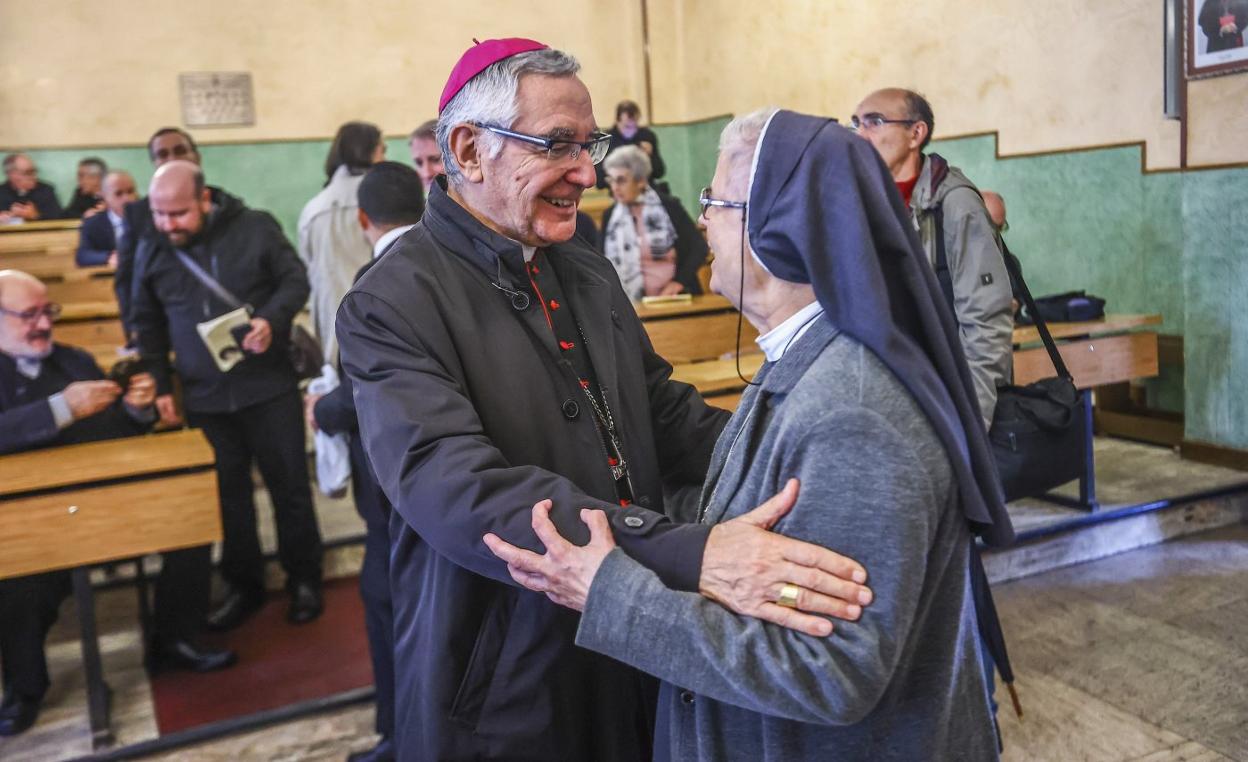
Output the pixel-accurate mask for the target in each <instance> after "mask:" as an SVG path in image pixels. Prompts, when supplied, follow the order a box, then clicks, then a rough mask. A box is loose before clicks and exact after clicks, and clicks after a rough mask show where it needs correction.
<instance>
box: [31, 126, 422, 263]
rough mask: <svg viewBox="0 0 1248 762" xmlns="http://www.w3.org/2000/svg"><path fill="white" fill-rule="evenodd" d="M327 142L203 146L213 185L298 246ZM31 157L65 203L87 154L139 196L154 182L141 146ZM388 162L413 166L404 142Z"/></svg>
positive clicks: (390, 147) (395, 145) (396, 144)
mask: <svg viewBox="0 0 1248 762" xmlns="http://www.w3.org/2000/svg"><path fill="white" fill-rule="evenodd" d="M329 144H330V141H329V140H303V141H292V142H273V143H230V144H223V145H204V146H200V152H201V156H202V158H203V162H204V174H205V175H206V177H207V179H208V183H209V184H210V185H216V186H219V187H221V188H224V189H225V190H227V191H229V192H230V193H232V194H234V195H236V196H239V197H241V198H242V199H243V200H244V201H246V202H247V205H248V206H250V207H252V208H254V209H264V210H265V211H268V212H270V213H272V214H273V216H275V217H276V218H277V219H278V222H280V223H281V224H282V228H283V229H284V230H285V231H286V235H287V237H288V238H290V240H291V241H292V242H294V241H295V239H296V225H297V224H298V222H299V212H300V211H301V210H302V209H303V205H304V204H306V203H308V200H309V199H311V198H312V197H313V196H315V195H316V193H317V191H319V190H320V189H321V186H322V185H323V184H324V182H325V173H324V164H325V155H326V154H328V153H329ZM29 153H30V157H31V158H32V159H33V160H34V162H35V164H36V165H37V166H38V167H39V177H40V179H41V180H43V181H44V182H50V183H52V184H53V185H55V186H56V192H57V195H58V196H59V197H60V198H61V202H62V203H65V202H67V201H68V200H69V197H70V196H71V195H72V194H73V189H74V185H75V182H76V181H75V178H76V177H77V171H78V161H79V160H81V159H83V158H85V157H87V156H98V157H100V158H101V159H103V160H104V161H105V162H106V163H107V164H108V166H109V167H110V168H116V169H125V170H127V171H129V172H130V173H131V174H133V175H134V178H135V181H136V182H137V183H138V185H139V192H140V193H141V194H144V195H146V193H145V191H146V188H147V184H148V183H149V182H150V181H151V179H152V165H151V162H150V161H149V160H148V157H147V151H146V149H144V148H142V147H137V148H105V149H56V150H43V151H30V152H29ZM386 158H387V159H391V160H393V161H401V162H403V163H404V164H410V163H411V156H410V155H409V153H408V150H407V141H406V139H405V138H390V139H387V141H386Z"/></svg>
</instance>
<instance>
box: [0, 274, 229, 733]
mask: <svg viewBox="0 0 1248 762" xmlns="http://www.w3.org/2000/svg"><path fill="white" fill-rule="evenodd" d="M59 313H60V305H58V304H55V303H52V302H49V301H48V295H47V289H46V288H45V287H44V286H43V284H42V283H40V282H39V281H38V279H36V278H34V277H32V276H30V275H27V274H26V273H22V272H18V271H16V270H4V271H0V454H7V453H13V452H21V451H24V450H33V449H37V448H41V447H52V446H58V445H67V444H76V443H80V442H91V441H96V440H100V439H113V438H117V437H125V436H134V435H137V434H141V433H143V432H144V431H146V430H147V429H148V428H150V426H151V424H152V422H153V421H154V420H155V418H156V415H155V412H154V411H153V409H152V403H153V400H154V399H155V396H156V383H155V381H154V380H153V379H152V376H151V374H148V373H139V374H136V375H134V376H132V377H131V378H130V379H129V381H128V382H127V385H126V388H125V389H123V388H122V387H121V385H119V384H117V383H115V382H114V381H111V380H107V379H105V378H104V374H103V373H101V372H100V369H99V367H98V366H97V365H96V364H95V360H93V359H92V358H91V356H90V355H88V354H87V353H86V352H83V351H82V350H79V349H74V348H72V347H68V346H65V345H63V344H54V343H53V342H52V321H53V320H54V319H55V318H56V316H57V315H58V314H59ZM209 571H210V567H209V547H208V546H204V547H201V548H190V549H187V550H180V551H176V552H173V553H166V554H165V555H164V565H163V571H162V573H161V575H160V578H159V580H158V581H157V584H156V608H155V627H154V632H153V642H152V643H151V644H150V645H151V649H150V650H149V652H148V654H149V657H151V659H152V661H153V663H154V665H155V664H159V665H164V666H170V667H176V668H184V669H191V670H196V671H201V672H202V671H207V670H213V669H220V668H222V667H227V666H229V665H230V664H233V663H234V659H235V657H234V654H233V653H231V652H229V651H206V650H204V649H202V648H199V647H198V646H196V645H195V644H194V642H193V640H192V639H193V638H194V636H195V634H196V633H198V631H199V630H200V628H201V626H202V621H203V617H204V613H205V611H206V610H207V608H208V579H209V577H208V575H209ZM68 592H69V572H66V571H61V572H52V573H49V574H36V575H31V576H28V577H18V578H14V579H6V580H0V661H2V662H3V664H2V669H3V672H4V699H3V703H2V704H0V736H11V735H16V734H18V733H21V732H22V731H24V730H26V729H27V728H29V727H30V726H31V725H32V724H34V721H35V718H36V716H37V715H38V713H39V705H40V703H41V702H42V700H43V696H44V693H46V692H47V689H48V685H49V679H48V665H47V660H46V658H45V656H44V652H43V641H44V639H45V638H46V637H47V634H48V630H49V629H50V628H51V627H52V624H53V623H54V622H55V621H56V614H57V608H58V607H59V605H60V602H61V601H62V600H63V599H64V598H65V596H66V595H67V594H68Z"/></svg>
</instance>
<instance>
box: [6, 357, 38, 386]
mask: <svg viewBox="0 0 1248 762" xmlns="http://www.w3.org/2000/svg"><path fill="white" fill-rule="evenodd" d="M13 361H14V362H15V363H16V365H17V372H18V373H21V374H22V375H23V376H25V377H26V378H28V379H30V380H31V381H33V380H35V379H36V378H39V373H40V372H42V371H43V358H40V357H14V358H13Z"/></svg>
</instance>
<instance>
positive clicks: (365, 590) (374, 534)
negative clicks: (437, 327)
mask: <svg viewBox="0 0 1248 762" xmlns="http://www.w3.org/2000/svg"><path fill="white" fill-rule="evenodd" d="M422 185H423V183H422V180H421V177H420V175H419V174H417V173H416V171H415V170H413V169H412V168H411V167H409V166H407V165H405V164H399V163H398V162H393V161H383V162H380V163H378V164H374V165H373V167H372V168H371V169H369V170H368V174H366V175H365V176H364V180H363V181H361V182H360V188H359V191H358V196H359V202H360V210H359V211H360V226H361V227H362V228H363V229H364V237H365V238H367V239H368V242H369V243H370V244H372V247H373V260H372V261H371V262H369V263H368V264H366V265H364V266H363V267H362V268H360V271H359V273H358V274H357V275H356V280H359V278H361V277H362V276H363V275H364V273H366V272H368V270H369V268H371V267H372V266H373V264H375V263H376V262H377V260H378V259H380V258H381V255H382V254H385V253H386V250H387V249H389V248H390V247H391V246H392V245H393V244H394V242H395V241H397V240H398V239H399V237H400V236H402V235H403V234H404V233H406V232H407V231H408V230H411V229H412V228H413V227H415V226H416V223H418V222H420V216H421V215H422V214H424V212H425V194H424V190H423V188H422ZM352 388H353V387H352V383H351V378H350V377H349V376H347V375H345V374H343V375H342V378H341V385H340V386H338V388H336V389H334V390H333V391H332V392H330V393H329V394H326V395H325V396H323V397H316V396H309V397H308V398H307V400H306V403H305V404H306V410H307V413H308V424H309V425H310V426H311V427H312V428H313V429H320V430H322V431H324V432H326V433H327V434H346V435H348V436H349V437H350V444H349V447H350V453H351V490H352V492H353V494H354V495H355V508H356V510H357V511H359V513H360V518H362V519H364V524H365V526H366V527H367V529H368V534H367V535H366V536H365V539H364V565H363V567H362V568H361V569H360V595H361V597H362V598H363V599H364V618H365V619H364V623H365V626H366V628H367V629H368V651H369V654H370V655H371V656H372V659H373V683H374V685H375V686H376V702H377V721H376V727H377V733H378V735H380V736H381V740H380V742H379V743H378V744H377V746H375V747H374V748H372V749H370V750H368V751H365V752H359V753H356V754H352V755H351V756H350V757H348V758H347V759H348V762H383V761H384V760H392V759H394V741H393V737H394V608H393V605H392V603H391V597H390V532H389V522H390V514H391V510H392V508H391V506H390V501H389V500H387V499H386V493H384V492H382V490H381V486H380V485H379V484H378V483H377V477H376V476H375V475H374V474H373V466H372V463H370V462H369V460H368V454H367V453H366V452H365V451H364V444H363V442H361V441H360V434H359V432H360V425H359V419H358V418H357V417H356V413H355V396H354V394H353V393H352Z"/></svg>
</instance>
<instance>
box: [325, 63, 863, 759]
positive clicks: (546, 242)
mask: <svg viewBox="0 0 1248 762" xmlns="http://www.w3.org/2000/svg"><path fill="white" fill-rule="evenodd" d="M579 68H580V67H579V64H577V62H576V60H575V59H573V58H572V57H571V56H569V55H567V54H565V53H562V52H560V51H557V50H552V49H550V48H549V47H547V46H546V45H543V44H541V43H538V42H534V41H533V40H523V39H504V40H487V41H485V42H482V43H480V44H478V45H476V46H474V47H472V48H470V49H469V50H468V51H467V52H466V53H465V54H464V55H463V57H461V58H460V60H459V62H458V63H457V64H456V66H455V68H454V69H453V71H452V72H451V76H450V78H449V80H448V82H447V84H446V87H445V89H444V90H443V93H442V98H441V102H440V104H439V109H438V110H439V120H438V133H437V134H438V142H439V144H440V145H441V147H442V157H443V163H444V166H445V170H446V175H445V177H440V178H438V180H437V182H436V183H435V184H434V186H433V188H432V190H431V191H430V194H429V199H428V203H427V206H426V209H425V214H424V217H423V218H422V220H421V222H420V223H419V224H418V225H416V227H414V228H412V229H411V230H410V231H408V232H407V233H406V234H405V235H404V236H403V237H402V238H401V239H399V240H398V241H397V242H396V243H395V244H394V245H393V246H392V247H391V249H390V251H389V252H387V253H386V255H385V256H383V257H382V258H381V259H380V260H378V261H377V263H376V264H375V265H374V266H373V267H372V268H371V269H369V271H368V272H367V273H366V274H365V275H364V276H363V277H362V278H360V280H359V282H358V283H357V284H356V285H355V286H354V287H353V288H352V290H351V291H349V292H348V293H347V296H346V298H345V299H344V300H343V303H342V306H341V307H340V308H339V311H338V339H339V347H340V351H341V357H342V364H343V367H344V369H345V370H346V373H347V375H348V376H349V377H350V379H351V382H352V383H353V384H354V386H355V401H356V413H357V415H358V417H359V425H360V436H361V437H362V441H363V443H364V449H365V450H366V451H367V454H368V459H369V461H370V462H371V463H372V465H373V470H374V472H375V473H376V475H377V477H378V479H379V481H380V483H381V487H382V489H383V490H384V492H385V493H386V496H387V498H389V500H390V502H391V503H392V504H393V507H394V513H393V515H392V517H391V522H390V530H391V531H390V543H391V555H390V561H391V567H390V578H391V582H392V584H391V590H392V594H393V606H394V632H395V677H396V681H395V684H396V703H397V706H396V715H395V730H396V737H395V741H396V745H397V752H398V756H399V758H401V759H405V760H433V759H506V760H553V759H559V760H596V761H597V762H612V761H613V760H622V761H627V762H633V761H634V760H636V761H640V760H648V759H649V758H650V754H651V748H652V745H653V739H652V726H653V716H654V715H653V710H654V688H655V685H654V682H653V681H652V680H651V679H649V678H646V677H645V676H643V675H641V674H640V673H638V672H635V671H634V670H632V669H630V668H628V667H626V666H624V665H623V664H621V663H619V662H617V661H615V660H612V659H609V658H606V657H602V656H599V655H596V654H593V653H590V652H589V651H585V650H582V649H580V648H578V647H577V646H576V645H575V644H574V643H573V638H574V635H575V632H576V625H577V616H576V614H574V613H573V612H570V611H567V610H566V609H562V608H560V607H558V606H556V605H554V604H553V603H551V602H550V601H548V600H546V599H545V597H543V596H541V595H538V594H535V593H531V592H528V591H526V590H523V589H522V588H520V587H519V586H518V585H517V584H516V583H515V582H514V581H513V580H512V579H511V577H510V576H509V575H508V573H507V568H506V565H505V564H503V563H502V562H500V561H499V560H498V559H496V558H495V557H494V556H493V555H492V554H491V553H490V551H489V550H488V549H487V548H486V546H485V545H484V544H483V543H482V541H481V537H482V535H484V534H486V533H487V532H492V533H495V534H498V535H499V536H502V537H503V538H505V539H507V540H509V541H511V542H515V543H518V544H520V545H523V546H525V547H527V548H530V549H536V548H537V547H539V541H538V539H537V536H536V535H535V534H534V533H533V530H532V528H531V526H530V523H531V520H530V516H529V514H530V511H529V507H530V506H532V505H533V503H534V502H535V501H536V500H538V499H540V498H542V497H553V498H554V507H553V508H552V510H551V514H550V515H551V518H552V520H553V521H554V522H555V524H557V525H558V526H559V527H560V529H561V531H563V532H565V533H566V534H567V535H568V536H570V537H572V538H574V539H575V540H577V541H582V542H583V541H584V540H586V539H587V538H588V533H587V532H586V531H585V527H584V525H583V524H581V522H580V519H579V511H580V509H582V508H585V507H592V508H597V509H601V510H604V511H606V512H607V515H608V517H609V521H610V523H611V525H612V527H613V528H614V530H615V532H616V536H617V537H618V538H619V541H620V545H621V546H622V547H623V548H624V549H625V551H626V552H627V553H629V554H630V555H632V556H634V557H637V558H639V559H642V560H643V561H644V562H645V563H646V564H647V565H648V566H651V567H652V568H654V569H656V570H657V572H658V574H659V575H660V576H661V578H662V579H663V580H664V581H665V582H666V583H667V584H669V585H671V586H673V587H675V588H677V589H681V590H686V591H690V592H700V593H701V594H702V595H705V596H707V597H711V598H714V599H716V600H720V601H723V602H724V603H725V604H726V605H728V606H730V607H731V608H733V610H735V611H738V612H740V613H741V614H745V615H748V616H751V617H761V618H766V619H768V620H771V621H774V622H778V623H780V624H784V625H790V626H793V627H802V626H810V623H809V622H808V621H806V620H804V619H803V618H802V615H801V614H800V613H799V612H798V611H796V610H794V609H790V608H784V607H780V606H776V605H775V591H776V590H778V589H779V588H780V587H781V586H782V584H784V583H785V582H793V583H796V584H797V585H800V588H801V590H802V597H803V608H804V609H806V610H807V611H810V612H813V613H820V614H827V615H836V616H843V617H852V616H854V613H855V612H853V611H851V610H850V607H851V605H853V606H857V605H861V603H863V602H865V600H869V592H868V591H867V590H866V589H865V588H864V587H863V586H862V584H861V583H863V582H865V580H866V572H865V571H864V570H863V569H862V567H861V566H860V565H859V564H857V563H856V562H854V561H852V560H850V559H847V558H844V557H842V556H840V555H838V554H836V553H833V552H832V551H829V550H827V549H824V548H819V547H817V546H814V545H809V544H806V543H802V542H799V541H797V540H792V539H789V538H784V537H781V536H778V535H776V534H774V533H771V532H769V531H767V527H769V526H770V525H771V524H772V523H774V521H775V520H777V519H778V517H779V516H780V515H782V514H783V512H784V510H786V509H787V508H788V506H789V504H790V503H791V500H792V492H791V491H789V492H786V493H785V494H784V495H782V496H780V498H779V499H776V500H771V501H767V502H766V503H764V505H763V506H761V507H760V508H759V509H758V510H755V511H751V512H749V513H746V514H744V515H743V516H742V517H741V518H739V519H737V520H736V521H731V522H726V523H724V524H721V525H719V526H717V527H715V528H714V529H712V528H710V527H709V526H697V525H684V526H677V525H675V524H674V523H673V522H672V521H670V520H669V519H668V517H667V516H666V515H665V510H667V509H668V508H669V505H670V504H671V503H672V502H673V500H672V498H671V496H672V494H673V492H674V491H679V490H681V488H684V487H688V486H696V485H697V484H698V483H700V482H701V481H702V479H703V478H704V477H705V475H706V469H707V466H708V464H709V462H710V457H711V450H712V448H713V446H714V443H715V439H716V437H717V436H718V435H719V432H720V430H721V429H722V428H723V425H724V423H725V421H726V420H727V418H728V414H727V413H726V412H724V411H720V410H715V409H713V408H711V407H709V406H707V405H706V403H704V402H703V401H702V399H701V398H700V397H699V396H698V395H697V392H696V391H694V389H693V388H692V387H690V386H688V385H686V384H681V383H676V382H673V381H671V380H670V378H669V377H670V375H671V372H672V368H671V366H670V365H668V364H667V363H666V362H664V361H663V360H662V358H660V357H658V356H657V355H656V354H655V353H654V351H653V349H652V348H651V346H650V342H649V340H648V339H647V338H646V334H645V331H644V329H643V328H642V325H641V322H640V320H639V319H638V318H637V315H636V313H635V312H634V310H633V307H632V304H631V302H630V301H629V299H628V297H627V296H626V295H625V294H624V291H623V289H622V288H621V287H620V281H619V278H618V277H617V276H616V275H615V272H614V270H613V269H612V268H611V264H610V263H609V262H608V261H607V260H606V259H605V258H604V257H602V256H601V255H599V254H596V253H594V252H593V251H591V250H590V249H589V248H588V247H586V246H585V245H584V244H583V243H580V242H579V239H576V238H574V234H575V230H576V208H577V204H578V202H579V201H580V198H581V194H582V193H583V192H584V191H585V190H587V189H589V188H592V187H593V185H594V177H595V176H594V166H595V164H596V163H597V162H599V161H601V160H602V158H603V157H604V156H605V154H606V148H607V142H608V141H609V137H608V136H606V135H602V134H599V133H597V132H596V131H595V124H594V114H593V108H592V103H591V100H590V96H589V91H588V90H587V89H586V87H585V85H584V83H582V82H581V80H580V79H579V78H578V77H577V72H578V71H579ZM851 580H855V581H851ZM849 601H853V602H854V603H852V604H851V603H850V602H849ZM820 621H822V620H820ZM824 624H826V622H824Z"/></svg>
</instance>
